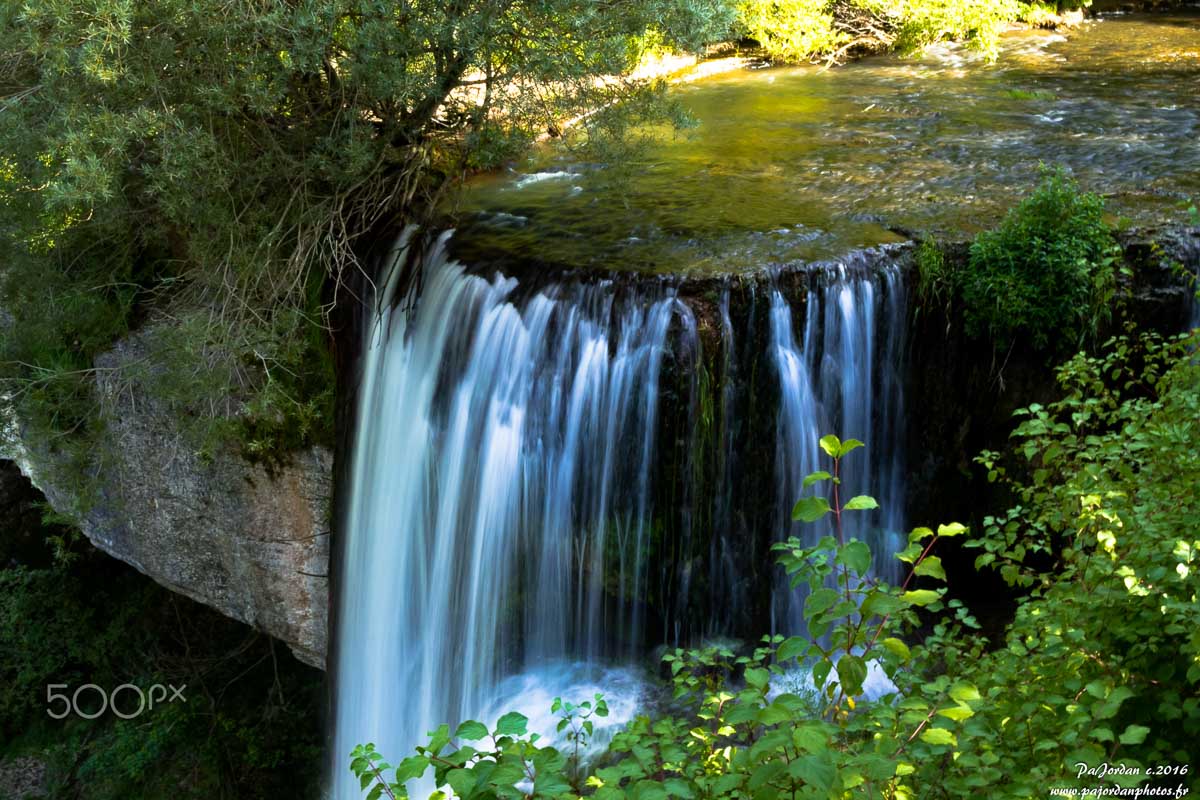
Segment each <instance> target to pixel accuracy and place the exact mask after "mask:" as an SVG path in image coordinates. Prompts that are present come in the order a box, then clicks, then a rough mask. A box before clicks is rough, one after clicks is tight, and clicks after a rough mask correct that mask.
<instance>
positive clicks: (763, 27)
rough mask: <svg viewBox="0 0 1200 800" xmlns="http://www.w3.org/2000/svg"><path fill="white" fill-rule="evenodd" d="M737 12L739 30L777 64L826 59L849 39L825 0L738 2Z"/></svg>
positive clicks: (751, 0) (749, 0) (758, 0)
mask: <svg viewBox="0 0 1200 800" xmlns="http://www.w3.org/2000/svg"><path fill="white" fill-rule="evenodd" d="M737 11H738V26H739V29H740V30H741V31H743V32H744V33H745V35H746V36H749V37H750V38H751V39H754V40H755V41H757V42H758V43H759V44H761V45H762V47H763V49H764V50H766V52H767V53H768V55H770V56H771V58H773V59H776V60H779V61H806V60H808V59H809V58H812V57H814V56H825V55H828V54H830V53H833V52H834V51H836V50H837V49H838V47H840V46H841V45H842V44H844V43H845V42H846V41H847V40H848V39H849V38H850V37H849V36H848V34H846V33H844V32H843V31H840V30H838V28H837V26H836V20H835V19H834V15H833V13H832V3H830V2H828V0H741V2H739V3H738V6H737Z"/></svg>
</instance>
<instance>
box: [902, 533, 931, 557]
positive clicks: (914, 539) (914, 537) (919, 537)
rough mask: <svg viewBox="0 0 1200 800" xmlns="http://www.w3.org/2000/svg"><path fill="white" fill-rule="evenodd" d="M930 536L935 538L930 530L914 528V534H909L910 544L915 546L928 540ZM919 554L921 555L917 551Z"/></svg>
mask: <svg viewBox="0 0 1200 800" xmlns="http://www.w3.org/2000/svg"><path fill="white" fill-rule="evenodd" d="M930 536H933V531H931V530H930V529H929V528H913V529H912V533H910V534H908V543H909V544H915V543H916V542H919V541H921V540H922V539H928V538H929V537H930ZM917 552H918V553H920V552H921V551H920V550H917Z"/></svg>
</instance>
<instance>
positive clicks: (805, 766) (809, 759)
mask: <svg viewBox="0 0 1200 800" xmlns="http://www.w3.org/2000/svg"><path fill="white" fill-rule="evenodd" d="M787 770H788V774H789V775H791V776H792V777H793V778H795V779H797V780H801V781H804V782H805V783H806V784H807V785H809V786H811V787H813V788H814V789H816V790H817V792H819V796H822V797H824V796H827V795H828V794H829V792H830V790H831V789H832V788H833V782H834V780H836V779H837V767H836V766H835V765H834V763H833V756H832V755H831V754H830V753H829V751H828V750H821V751H819V752H816V753H813V754H811V755H806V756H801V757H800V758H797V759H795V760H794V761H792V762H791V763H790V764H788V767H787Z"/></svg>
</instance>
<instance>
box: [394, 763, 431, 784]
mask: <svg viewBox="0 0 1200 800" xmlns="http://www.w3.org/2000/svg"><path fill="white" fill-rule="evenodd" d="M428 768H429V758H428V757H426V756H409V757H408V758H406V759H404V760H403V761H401V762H400V766H398V767H396V780H397V781H398V782H400V783H407V782H408V781H411V780H413V779H415V778H419V777H421V776H422V775H424V774H425V770H426V769H428Z"/></svg>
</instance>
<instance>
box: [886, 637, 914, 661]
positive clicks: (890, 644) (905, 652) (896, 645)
mask: <svg viewBox="0 0 1200 800" xmlns="http://www.w3.org/2000/svg"><path fill="white" fill-rule="evenodd" d="M883 646H884V649H886V650H887V651H888V652H889V653H892V654H893V655H896V656H899V657H900V659H901V660H903V661H908V659H909V658H911V657H912V652H911V651H910V650H909V649H908V645H906V644H905V643H904V642H902V641H900V640H899V639H897V638H896V637H894V636H889V637H888V638H886V639H884V640H883Z"/></svg>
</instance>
